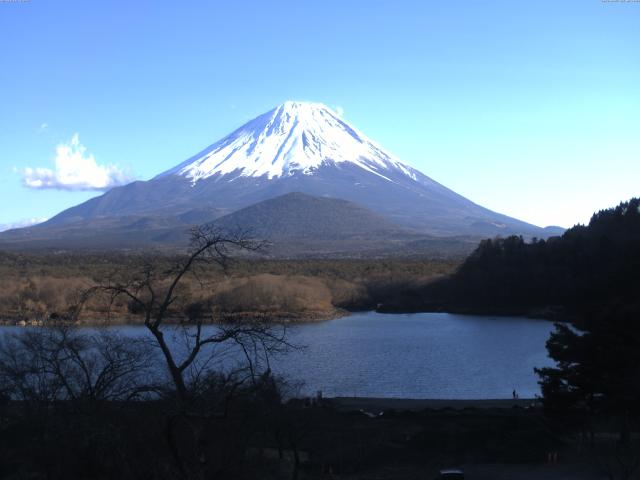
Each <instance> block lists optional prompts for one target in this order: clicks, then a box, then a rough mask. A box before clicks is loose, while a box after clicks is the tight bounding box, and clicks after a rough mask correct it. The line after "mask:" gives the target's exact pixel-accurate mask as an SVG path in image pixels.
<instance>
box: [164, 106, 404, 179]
mask: <svg viewBox="0 0 640 480" xmlns="http://www.w3.org/2000/svg"><path fill="white" fill-rule="evenodd" d="M342 162H350V163H354V164H356V165H357V166H359V167H360V168H362V169H364V170H366V171H368V172H371V173H373V174H375V175H378V176H380V177H382V178H384V179H386V180H390V179H389V178H388V177H387V176H386V175H385V172H388V171H399V172H401V173H402V174H404V175H406V176H408V177H410V178H412V179H413V180H416V174H415V171H414V169H413V168H412V167H410V166H409V165H407V164H405V163H403V162H402V161H400V160H399V159H397V158H396V157H394V156H392V155H390V154H388V153H386V152H385V151H384V150H383V149H382V148H381V147H380V146H378V145H376V144H375V143H374V142H373V141H372V140H370V139H369V138H367V137H366V136H365V135H364V134H362V133H361V132H359V131H358V130H357V129H356V128H354V127H352V126H351V125H349V124H348V123H346V122H345V121H344V120H342V119H341V118H340V116H339V115H338V114H337V113H336V112H334V111H333V110H331V109H330V108H329V107H327V106H326V105H323V104H321V103H309V102H293V101H288V102H285V103H284V104H282V105H280V106H279V107H277V108H275V109H273V110H271V111H269V112H267V113H265V114H263V115H260V116H259V117H256V118H255V119H253V120H251V121H250V122H248V123H247V124H245V125H243V126H242V127H240V128H239V129H237V130H236V131H235V132H233V133H231V134H230V135H228V136H226V137H224V138H223V139H222V140H220V141H218V142H216V143H214V144H213V145H211V146H210V147H208V148H207V149H205V150H204V151H202V152H200V153H199V154H197V155H196V156H194V157H192V158H190V159H188V160H187V161H186V162H183V163H181V164H180V165H178V166H176V167H174V168H173V169H171V170H168V171H166V172H164V173H162V174H160V175H159V177H162V176H166V175H180V176H184V177H186V178H189V179H190V180H191V181H192V182H193V183H195V182H197V181H198V180H201V179H205V178H208V177H211V176H213V175H216V174H220V175H228V174H232V173H234V178H237V177H262V176H264V175H266V176H267V178H269V179H272V178H276V177H283V176H290V175H293V174H294V173H296V172H301V173H302V174H305V175H311V174H313V172H314V171H315V170H317V169H318V168H320V167H321V166H322V165H323V164H325V163H335V164H339V163H342Z"/></svg>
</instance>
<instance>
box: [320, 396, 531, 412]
mask: <svg viewBox="0 0 640 480" xmlns="http://www.w3.org/2000/svg"><path fill="white" fill-rule="evenodd" d="M324 400H326V401H327V402H330V403H331V404H332V405H333V406H334V407H335V408H336V409H337V410H338V411H343V412H349V411H356V410H359V411H363V412H368V413H375V414H380V413H382V412H385V411H389V410H395V411H409V412H419V411H422V410H444V409H449V410H465V409H482V410H488V409H511V408H540V407H541V406H542V405H541V404H540V400H539V399H538V398H516V399H513V398H497V399H429V398H385V397H326V398H325V399H324Z"/></svg>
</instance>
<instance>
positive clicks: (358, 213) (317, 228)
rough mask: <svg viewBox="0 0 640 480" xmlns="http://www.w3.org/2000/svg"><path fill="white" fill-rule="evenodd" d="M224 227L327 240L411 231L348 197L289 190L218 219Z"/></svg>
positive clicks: (276, 237) (274, 237)
mask: <svg viewBox="0 0 640 480" xmlns="http://www.w3.org/2000/svg"><path fill="white" fill-rule="evenodd" d="M215 224H216V225H219V226H220V227H221V228H224V229H229V230H233V229H236V228H239V229H241V230H244V231H246V230H249V231H251V232H252V233H253V234H254V235H255V236H257V237H261V238H268V239H272V240H274V241H277V240H280V239H293V238H296V239H298V238H299V239H317V240H319V239H325V240H333V239H340V238H345V237H353V236H358V237H363V236H367V237H371V236H380V235H402V234H407V233H408V232H407V231H406V230H404V229H401V228H400V227H398V226H397V225H395V224H394V223H392V222H390V221H389V220H387V219H386V218H384V217H382V216H381V215H378V214H376V213H373V212H372V211H370V210H367V209H366V208H364V207H361V206H359V205H356V204H355V203H352V202H348V201H346V200H339V199H335V198H320V197H313V196H311V195H306V194H304V193H299V192H295V193H289V194H286V195H281V196H279V197H276V198H272V199H270V200H265V201H264V202H260V203H257V204H255V205H251V206H249V207H246V208H243V209H241V210H238V211H237V212H234V213H231V214H229V215H226V216H224V217H222V218H220V219H218V220H216V221H215Z"/></svg>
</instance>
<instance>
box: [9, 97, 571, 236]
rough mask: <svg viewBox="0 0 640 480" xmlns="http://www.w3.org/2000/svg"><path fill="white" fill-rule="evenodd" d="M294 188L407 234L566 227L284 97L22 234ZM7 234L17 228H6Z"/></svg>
mask: <svg viewBox="0 0 640 480" xmlns="http://www.w3.org/2000/svg"><path fill="white" fill-rule="evenodd" d="M293 192H301V193H303V194H306V195H310V196H312V197H320V198H329V199H340V200H344V201H347V202H351V203H353V204H355V205H357V206H359V207H361V208H364V209H366V210H368V211H371V212H372V213H374V214H376V215H379V216H380V217H381V218H384V219H385V221H388V222H391V223H392V224H394V225H397V227H398V228H399V229H400V230H401V231H403V232H406V233H407V234H417V235H428V236H437V237H443V238H446V237H461V236H462V237H473V238H478V239H479V238H483V237H494V236H508V235H513V234H516V235H523V236H525V237H528V238H531V237H539V238H546V237H549V236H552V235H555V234H558V233H561V232H560V231H559V229H555V228H546V229H545V228H540V227H537V226H535V225H531V224H529V223H526V222H523V221H521V220H518V219H515V218H511V217H508V216H506V215H503V214H500V213H497V212H493V211H491V210H489V209H486V208H484V207H482V206H480V205H478V204H476V203H474V202H472V201H471V200H469V199H467V198H465V197H463V196H462V195H460V194H458V193H456V192H454V191H453V190H451V189H449V188H447V187H445V186H444V185H441V184H440V183H438V182H436V181H435V180H433V179H431V178H430V177H428V176H427V175H425V174H423V173H421V172H420V171H419V170H417V169H415V168H413V167H411V166H410V165H409V164H407V163H405V162H403V161H401V160H399V159H398V158H397V157H395V156H393V155H392V154H390V153H388V152H386V151H385V150H384V149H383V148H382V147H381V146H379V145H378V144H376V143H375V142H373V141H372V140H370V139H368V138H367V137H366V136H365V135H364V134H363V133H362V132H360V131H359V130H357V129H356V128H355V127H354V126H352V125H350V124H349V123H347V122H346V121H345V120H343V119H341V118H339V116H338V115H337V114H336V113H335V112H333V111H331V109H329V108H328V107H326V106H325V105H322V104H317V103H306V102H285V103H284V104H282V105H280V106H279V107H276V108H275V109H272V110H270V111H269V112H266V113H264V114H262V115H260V116H258V117H256V118H255V119H253V120H251V121H249V122H247V123H246V124H245V125H243V126H241V127H240V128H237V129H236V130H234V131H233V132H232V133H230V134H229V135H227V136H225V137H223V138H222V139H221V140H219V141H217V142H215V143H213V144H211V145H210V146H209V147H207V148H205V149H204V150H202V151H201V152H199V153H198V154H196V155H194V156H192V157H190V158H189V159H187V160H185V161H183V162H181V163H179V164H177V165H176V166H175V167H173V168H172V169H169V170H166V171H164V172H162V173H160V174H159V175H157V176H155V177H154V178H152V179H151V180H148V181H137V182H133V183H130V184H128V185H125V186H121V187H116V188H113V189H111V190H109V191H108V192H106V193H104V194H103V195H101V196H98V197H95V198H92V199H90V200H88V201H86V202H83V203H81V204H79V205H76V206H75V207H71V208H69V209H67V210H65V211H63V212H60V213H59V214H58V215H56V216H54V217H53V218H51V219H50V220H48V221H47V222H44V223H42V224H40V225H37V226H34V227H30V228H31V229H33V230H30V229H29V228H27V229H23V231H22V232H21V234H25V235H27V236H28V234H29V232H37V235H38V236H42V235H46V232H47V231H51V232H53V231H56V232H57V233H56V235H58V234H60V232H61V230H60V229H61V228H71V229H73V228H78V227H79V226H80V225H82V226H83V228H87V229H91V228H101V225H105V224H118V225H121V224H122V222H121V219H122V218H125V217H136V218H137V217H152V218H154V219H157V218H158V217H167V220H166V222H165V223H171V221H174V220H175V221H176V222H177V223H179V224H180V223H183V222H182V220H181V219H183V218H188V219H191V221H194V222H195V221H199V222H203V221H213V220H215V219H216V218H220V217H223V216H225V215H229V214H231V213H233V212H236V211H238V210H241V209H243V208H246V207H249V206H251V205H255V204H260V203H261V202H264V201H267V200H269V199H272V198H276V197H279V196H281V195H285V194H289V193H293ZM171 219H173V220H171ZM156 221H157V220H153V222H152V224H155V222H156ZM8 237H11V238H15V235H14V234H11V235H8V236H7V235H4V234H0V239H1V238H8ZM60 238H61V239H62V237H60ZM122 241H123V242H124V243H126V239H122Z"/></svg>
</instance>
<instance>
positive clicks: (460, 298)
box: [422, 198, 640, 322]
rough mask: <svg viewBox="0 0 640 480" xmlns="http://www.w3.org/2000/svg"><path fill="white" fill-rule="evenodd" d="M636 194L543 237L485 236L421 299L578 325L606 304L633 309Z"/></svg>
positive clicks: (638, 217)
mask: <svg viewBox="0 0 640 480" xmlns="http://www.w3.org/2000/svg"><path fill="white" fill-rule="evenodd" d="M639 285H640V199H639V198H634V199H631V200H629V201H628V202H624V203H621V204H620V205H618V206H617V207H615V208H611V209H607V210H602V211H600V212H598V213H596V214H594V215H593V217H592V218H591V221H590V222H589V225H587V226H583V225H577V226H575V227H573V228H571V229H569V230H567V231H566V232H565V233H564V235H562V236H561V237H552V238H550V239H548V240H538V239H533V241H531V242H526V241H525V240H524V239H523V238H522V237H515V236H512V237H508V238H496V239H490V240H484V241H482V242H481V244H480V245H479V246H478V248H477V249H476V250H475V251H474V252H473V253H472V254H471V256H470V257H469V258H468V259H467V260H466V261H465V262H464V263H463V264H462V265H461V266H460V268H459V269H458V270H457V272H456V273H455V274H454V275H452V276H451V277H449V278H447V279H446V280H442V281H439V282H436V283H434V284H432V285H430V286H429V287H428V288H427V289H426V291H425V292H423V294H422V299H423V302H433V301H435V302H437V303H443V304H444V305H446V307H445V309H450V310H467V311H475V312H493V313H518V314H522V313H535V312H539V313H547V314H549V313H554V312H555V313H558V314H560V315H561V316H563V317H565V318H570V319H573V320H575V321H577V322H580V321H587V317H593V316H594V315H595V316H599V315H601V314H602V313H603V312H604V311H607V310H609V309H611V308H623V309H625V310H626V311H629V312H640V295H638V286H639Z"/></svg>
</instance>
